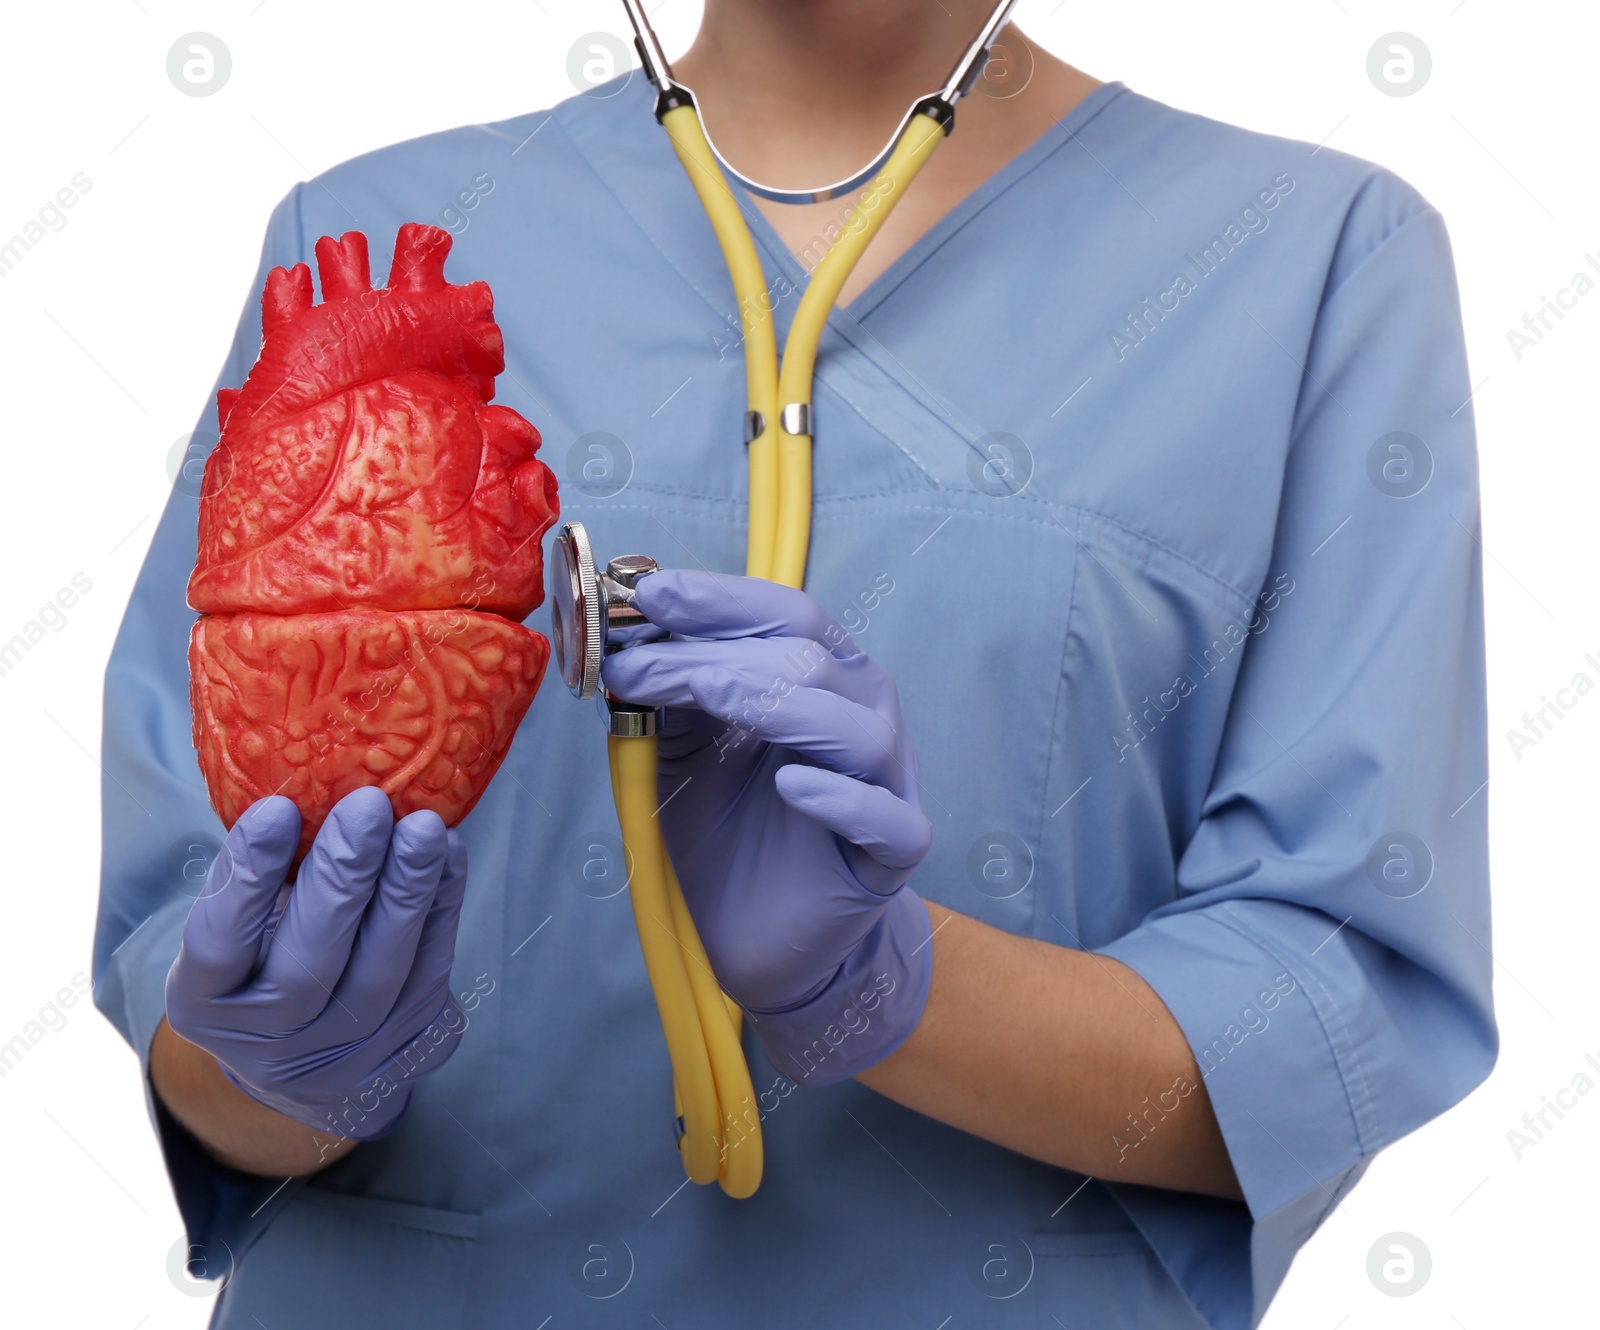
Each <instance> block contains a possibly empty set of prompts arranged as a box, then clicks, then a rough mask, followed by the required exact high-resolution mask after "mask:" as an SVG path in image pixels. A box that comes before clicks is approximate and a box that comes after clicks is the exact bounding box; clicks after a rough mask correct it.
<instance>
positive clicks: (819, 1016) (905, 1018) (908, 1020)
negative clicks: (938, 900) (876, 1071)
mask: <svg viewBox="0 0 1600 1330" xmlns="http://www.w3.org/2000/svg"><path fill="white" fill-rule="evenodd" d="M932 936H933V925H932V923H931V921H930V920H929V918H928V907H927V906H925V905H924V904H923V903H922V897H920V896H918V895H917V893H916V892H914V891H912V890H911V888H910V887H901V888H900V889H899V890H898V891H896V892H895V893H894V895H893V896H891V897H890V898H889V903H888V906H887V907H886V908H885V909H884V912H883V914H882V915H881V916H879V918H878V922H877V923H876V924H874V925H873V927H872V931H871V932H870V933H868V934H867V935H866V937H864V938H863V939H862V940H861V943H860V945H859V946H857V947H856V949H855V950H854V951H853V952H851V953H850V955H849V956H848V957H847V958H846V959H845V962H844V964H843V965H841V966H840V967H839V971H838V973H837V974H835V975H834V977H833V978H832V979H831V980H829V981H828V984H827V986H826V987H825V988H824V989H823V990H822V991H821V992H820V993H818V994H817V996H816V997H814V998H811V999H809V1000H808V1001H807V1002H805V1003H804V1004H802V1005H801V1006H799V1007H795V1008H792V1009H791V1010H789V1011H781V1012H765V1013H763V1012H760V1011H751V1012H749V1013H748V1014H749V1016H750V1025H751V1029H752V1031H753V1032H754V1034H755V1036H756V1039H757V1041H758V1042H759V1043H760V1044H761V1047H762V1050H763V1051H764V1052H765V1053H766V1055H767V1058H768V1059H769V1060H770V1061H771V1063H772V1065H773V1066H774V1067H775V1068H776V1069H777V1070H778V1071H780V1072H782V1073H783V1074H784V1075H785V1076H787V1077H789V1078H790V1079H791V1080H793V1081H796V1082H797V1083H799V1084H800V1085H833V1084H835V1083H837V1082H839V1081H844V1080H849V1079H850V1078H851V1077H852V1076H856V1075H859V1074H860V1073H861V1072H863V1071H865V1070H867V1068H868V1067H871V1066H874V1065H876V1064H877V1063H879V1062H882V1061H883V1059H884V1058H886V1057H888V1056H889V1055H890V1054H891V1053H893V1052H894V1051H895V1049H897V1048H899V1047H900V1045H901V1044H903V1043H904V1042H905V1041H906V1039H907V1038H909V1037H910V1034H911V1032H912V1031H913V1030H914V1029H916V1027H917V1022H918V1021H920V1020H921V1019H922V1011H923V1008H924V1007H926V1006H927V1005H928V987H929V985H930V983H931V982H932V979H933V947H932V946H931V945H930V944H929V939H930V938H931V937H932Z"/></svg>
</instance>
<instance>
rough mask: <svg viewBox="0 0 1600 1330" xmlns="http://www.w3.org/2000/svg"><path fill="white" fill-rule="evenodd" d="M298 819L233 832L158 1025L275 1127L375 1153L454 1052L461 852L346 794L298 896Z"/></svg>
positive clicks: (257, 815)
mask: <svg viewBox="0 0 1600 1330" xmlns="http://www.w3.org/2000/svg"><path fill="white" fill-rule="evenodd" d="M299 839H300V813H299V810H298V809H296V808H295V806H294V804H293V803H291V802H290V801H289V800H288V799H285V798H282V797H281V796H276V795H275V796H273V797H271V798H267V799H262V800H260V801H258V802H256V803H254V804H252V805H251V806H250V807H249V808H247V809H246V810H245V812H244V815H243V816H242V817H241V818H240V819H239V820H238V821H237V822H236V823H235V824H234V826H233V830H232V831H230V832H229V833H228V837H227V840H226V841H224V843H223V846H222V849H221V850H220V851H219V852H218V854H217V857H216V859H215V860H214V861H213V862H212V865H211V871H210V872H209V873H208V874H207V876H206V887H205V891H204V892H202V893H201V896H200V898H199V899H198V900H197V901H195V903H194V906H193V908H192V909H191V910H190V911H189V918H188V921H187V922H186V923H185V924H184V929H183V944H182V946H181V947H180V949H179V951H178V959H177V960H176V961H174V962H173V964H172V969H171V970H170V971H169V972H168V974H167V1022H168V1024H170V1025H171V1026H172V1028H173V1029H174V1030H175V1031H176V1032H177V1033H178V1034H180V1035H182V1036H183V1037H184V1038H185V1039H187V1040H188V1041H189V1042H190V1043H192V1044H198V1045H199V1046H200V1047H201V1048H203V1049H205V1050H206V1051H207V1052H208V1053H210V1054H211V1055H212V1056H213V1057H215V1058H216V1059H217V1061H218V1063H220V1064H221V1066H222V1070H223V1072H224V1073H225V1074H226V1075H227V1077H228V1079H229V1080H230V1081H232V1082H233V1083H234V1084H235V1085H236V1086H238V1087H239V1089H241V1090H243V1091H244V1092H245V1093H246V1094H248V1095H249V1096H250V1097H251V1098H252V1099H255V1100H258V1101H259V1102H261V1103H263V1104H265V1105H266V1106H267V1107H268V1108H272V1109H276V1110H277V1111H278V1112H279V1113H282V1114H283V1115H284V1116H285V1117H289V1118H293V1119H294V1120H295V1121H296V1122H300V1123H303V1124H305V1125H306V1126H308V1127H315V1128H317V1129H318V1130H319V1131H326V1132H330V1133H332V1134H333V1135H336V1136H345V1137H350V1138H352V1139H355V1140H361V1141H369V1140H374V1139H376V1138H377V1137H379V1136H383V1135H386V1134H387V1133H388V1132H390V1131H392V1130H393V1129H394V1127H395V1126H396V1125H397V1124H398V1123H399V1121H400V1118H401V1116H402V1115H403V1114H404V1113H405V1110H406V1105H407V1104H408V1103H409V1102H410V1098H411V1090H412V1088H413V1087H414V1086H415V1085H416V1083H417V1081H418V1080H420V1079H421V1078H422V1077H424V1076H427V1075H430V1074H432V1073H433V1072H435V1071H437V1070H438V1069H439V1068H440V1067H442V1066H443V1065H444V1064H445V1062H446V1061H447V1060H448V1059H449V1057H450V1055H451V1054H452V1053H454V1052H455V1050H456V1046H457V1043H458V1042H459V1038H460V1034H461V1031H462V1029H464V1028H465V1026H466V1023H467V1022H466V1017H465V1016H464V1015H463V1014H462V1012H461V1009H460V1008H459V1007H458V1006H457V1005H456V1004H455V1002H454V1001H453V1000H452V998H451V996H450V966H451V963H452V961H453V960H454V958H455V943H456V925H457V922H458V920H459V919H460V916H461V898H462V893H463V891H464V890H465V888H466V882H467V852H466V847H465V846H464V845H463V844H462V842H461V838H460V836H459V835H458V834H457V833H456V832H454V831H446V829H445V825H444V823H443V822H442V821H441V820H440V818H439V816H438V814H436V813H428V812H421V813H412V814H411V815H410V816H409V817H405V818H402V819H401V820H400V822H399V823H398V824H397V823H396V822H395V820H394V812H393V810H392V809H391V808H390V806H389V799H388V796H387V795H385V794H384V793H383V791H381V790H379V789H376V788H370V787H369V788H367V789H361V790H356V791H354V792H353V793H351V794H348V795H346V796H345V797H344V798H343V799H341V800H340V801H339V802H338V803H337V804H335V805H334V808H333V811H332V812H331V813H330V814H329V815H328V820H327V821H326V822H325V823H323V826H322V829H321V830H320V831H319V832H318V833H317V838H316V841H315V842H314V843H313V845H312V847H311V853H310V854H309V855H307V856H306V860H305V862H304V863H303V864H302V865H301V867H300V871H299V874H298V876H297V878H296V880H295V882H294V884H293V886H292V887H289V886H286V885H285V882H284V878H285V876H286V875H287V874H288V872H289V866H290V863H291V862H292V860H293V858H294V852H295V847H296V846H297V845H298V843H299Z"/></svg>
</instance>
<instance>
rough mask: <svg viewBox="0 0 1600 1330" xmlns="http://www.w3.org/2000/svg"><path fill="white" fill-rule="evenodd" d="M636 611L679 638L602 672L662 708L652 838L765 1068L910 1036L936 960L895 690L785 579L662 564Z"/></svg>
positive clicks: (814, 1063)
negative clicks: (667, 859) (918, 880)
mask: <svg viewBox="0 0 1600 1330" xmlns="http://www.w3.org/2000/svg"><path fill="white" fill-rule="evenodd" d="M633 605H634V608H635V609H636V610H637V611H639V612H640V613H641V614H642V615H643V616H644V617H645V618H646V619H648V620H649V621H650V623H652V624H654V625H655V626H656V627H657V628H661V629H666V630H667V631H669V632H671V633H673V634H675V635H678V636H677V637H675V639H674V640H670V641H657V642H648V641H647V642H641V643H638V644H636V645H632V646H628V647H626V648H625V649H623V650H620V651H617V652H615V653H613V654H612V655H610V656H609V657H608V658H607V659H606V661H605V665H604V669H603V679H604V682H605V685H606V688H607V690H608V691H609V692H610V694H611V695H612V696H613V697H614V698H617V699H620V700H623V701H627V702H631V703H635V704H641V705H648V706H653V707H662V708H665V711H664V714H663V716H662V720H661V728H660V732H659V782H658V793H659V797H660V800H661V807H660V814H659V817H660V822H661V831H662V836H663V838H664V840H665V842H666V845H667V849H668V852H669V853H670V855H671V858H672V863H673V866H674V868H675V869H676V871H677V875H678V880H679V882H680V884H681V885H682V888H683V895H684V898H685V900H686V902H687V904H688V906H689V910H690V913H691V914H692V915H693V917H694V922H695V925H696V927H697V928H698V930H699V933H700V937H701V939H702V941H703V942H704V944H705V950H706V955H707V957H708V958H709V960H710V962H711V966H712V968H713V969H714V970H715V972H716V975H717V978H718V979H719V980H720V981H721V984H722V986H723V988H724V989H725V990H726V991H727V992H728V994H729V995H730V996H731V997H732V998H733V999H734V1000H735V1001H736V1002H738V1004H739V1005H740V1007H742V1008H743V1009H744V1011H745V1012H746V1013H747V1014H748V1015H749V1016H750V1018H751V1027H752V1030H753V1032H754V1034H755V1036H756V1038H757V1039H758V1040H759V1041H760V1043H761V1045H762V1048H763V1050H764V1051H765V1052H766V1054H767V1056H768V1057H769V1058H770V1059H771V1061H772V1063H773V1065H774V1066H775V1067H777V1069H778V1070H779V1071H781V1072H783V1073H784V1074H785V1075H787V1076H789V1077H792V1078H793V1079H795V1080H797V1081H800V1082H801V1083H802V1084H809V1085H818V1084H828V1083H831V1082H834V1081H839V1080H843V1079H846V1078H847V1077H850V1076H853V1075H855V1074H856V1073H857V1072H858V1071H861V1070H864V1069H865V1068H867V1067H869V1066H871V1065H872V1064H873V1063H875V1062H877V1061H879V1060H881V1059H882V1058H884V1057H886V1056H887V1055H888V1054H889V1053H890V1052H892V1051H893V1050H894V1048H895V1047H897V1046H898V1045H899V1044H900V1043H901V1042H902V1041H903V1040H904V1039H905V1038H906V1036H907V1035H909V1034H910V1032H911V1031H912V1029H913V1028H914V1027H915V1026H916V1023H917V1020H918V1019H919V1017H920V1016H921V1014H922V1009H923V1006H924V1005H925V1003H926V1000H927V994H928V984H929V980H930V977H931V974H932V966H933V948H932V946H931V945H928V942H929V933H930V927H931V925H930V923H929V920H928V912H927V909H926V908H925V907H924V905H923V904H922V901H921V899H920V898H919V897H918V896H917V895H916V893H915V892H914V891H912V890H911V888H910V887H908V886H906V885H905V884H906V881H907V879H908V878H910V876H911V875H912V872H913V871H914V870H915V869H916V867H917V865H918V864H919V863H920V862H921V861H922V858H923V856H924V855H925V854H926V853H927V850H928V844H929V840H930V837H931V834H932V829H931V827H930V826H929V823H928V819H927V818H926V817H925V816H924V815H923V812H922V809H921V808H920V807H919V806H918V802H917V755H916V749H915V748H914V747H913V746H912V743H911V739H910V736H909V735H908V734H907V733H906V730H905V724H904V722H903V720H902V718H901V715H900V703H899V696H898V693H897V691H896V689H895V685H894V680H893V679H891V678H890V677H889V675H888V674H887V673H886V672H885V671H884V669H883V668H882V667H881V666H880V665H878V664H877V663H876V662H875V661H873V659H872V658H871V657H870V656H868V655H867V654H866V653H865V652H863V651H862V650H861V649H860V648H859V647H858V646H857V645H856V644H855V642H854V641H853V640H852V639H851V637H850V635H849V634H848V633H847V632H846V631H845V630H844V629H843V628H842V627H841V626H840V625H839V624H838V623H837V622H836V621H835V620H834V618H833V617H832V616H831V615H830V614H828V612H827V611H826V610H824V609H823V607H822V606H821V605H820V604H819V603H818V602H817V601H816V600H815V599H814V598H812V597H811V596H809V595H807V594H806V593H805V592H803V591H799V590H796V589H794V588H792V587H786V586H780V585H778V584H776V583H773V582H768V581H765V580H763V579H760V578H753V577H733V576H728V575H723V574H716V573H702V572H687V571H679V570H664V571H660V572H656V573H652V574H650V575H648V576H645V577H641V578H639V580H638V582H637V584H636V590H635V594H634V599H633ZM684 639H690V640H684Z"/></svg>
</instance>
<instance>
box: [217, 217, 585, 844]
mask: <svg viewBox="0 0 1600 1330" xmlns="http://www.w3.org/2000/svg"><path fill="white" fill-rule="evenodd" d="M449 250H450V237H449V235H448V234H447V233H446V232H444V231H441V230H440V229H439V228H438V227H434V226H421V225H418V224H416V223H408V224H407V225H405V226H402V227H401V228H400V234H399V236H398V238H397V239H396V241H395V253H394V263H393V267H392V269H391V271H390V276H389V285H388V287H387V288H379V289H374V288H373V286H372V284H371V280H370V277H369V273H368V267H367V240H366V237H365V236H364V235H362V234H361V233H360V232H358V231H351V232H348V233H347V234H346V235H344V236H342V237H341V238H340V239H338V240H337V241H336V240H334V239H333V238H332V237H331V236H324V237H323V238H322V239H321V240H319V241H318V242H317V248H316V254H317V269H318V275H319V277H320V279H321V283H322V304H320V305H314V304H313V303H312V296H311V271H310V269H309V268H307V267H306V265H305V264H303V263H302V264H297V265H296V266H295V267H293V268H274V269H273V270H272V272H271V273H270V274H269V275H268V277H267V286H266V291H265V293H264V295H263V296H262V301H261V310H262V334H263V338H262V347H261V355H260V357H259V358H258V359H257V361H256V363H255V366H254V368H252V369H251V371H250V374H249V377H248V378H247V379H246V380H245V384H244V387H243V388H242V389H224V390H223V391H222V392H221V393H220V394H218V398H217V414H218V417H219V419H220V421H221V426H222V437H221V441H220V442H219V443H218V445H217V447H216V450H215V451H214V452H213V453H212V455H211V457H210V459H209V460H208V461H207V463H206V472H205V482H204V485H203V487H202V490H201V495H200V536H199V559H198V561H197V563H196V565H195V570H194V575H193V577H191V578H190V580H189V603H190V605H192V606H193V607H194V608H195V609H197V610H199V611H201V618H200V620H199V622H198V623H196V624H195V628H194V633H193V635H192V637H191V638H190V643H189V691H190V702H191V705H192V707H193V710H194V742H195V748H196V749H197V750H198V752H199V754H200V769H201V772H202V773H203V774H204V776H205V780H206V787H207V789H208V790H209V791H210V794H211V802H212V805H213V806H214V807H215V808H216V810H217V812H218V814H219V815H220V816H221V818H222V820H223V822H224V823H225V824H226V825H228V826H230V827H231V826H232V825H233V823H234V821H235V820H236V819H237V818H238V817H239V815H240V814H241V813H242V812H243V811H244V810H245V809H246V808H247V807H248V806H249V805H250V804H251V803H253V802H254V801H255V800H257V799H259V798H261V797H263V796H264V795H268V794H284V795H287V796H288V797H289V798H291V799H293V800H294V801H295V803H296V804H297V805H298V806H299V808H300V814H301V817H302V819H303V830H302V836H301V845H300V850H301V853H302V854H303V853H304V852H305V851H306V850H307V849H309V848H310V845H311V841H312V838H313V837H314V836H315V835H316V832H317V828H318V827H320V826H321V825H322V821H323V818H325V817H326V816H327V813H328V810H329V809H330V808H332V807H333V805H334V804H335V803H336V802H337V801H338V800H339V799H341V798H342V797H343V796H344V795H346V794H348V793H349V792H350V791H351V790H353V789H356V788H357V787H359V786H362V785H372V784H377V785H381V786H382V788H383V789H384V790H385V792H386V793H388V795H389V797H390V799H391V801H392V802H393V804H394V809H395V814H396V816H404V815H405V814H406V813H410V812H415V811H416V810H417V809H419V808H431V809H433V810H434V811H435V812H437V813H438V814H439V815H440V816H441V817H443V818H444V820H445V821H446V822H447V823H449V824H450V825H452V826H453V825H455V823H457V822H459V821H460V820H461V819H462V818H463V817H465V816H466V815H467V813H468V812H469V811H471V809H472V806H473V804H475V803H476V802H477V801H478V797H479V795H481V794H482V793H483V790H484V787H485V786H486V785H487V784H488V783H489V779H490V777H492V776H493V775H494V773H495V770H496V769H497V768H498V767H499V765H500V761H501V759H502V758H503V757H504V755H505V751H506V748H507V747H508V746H509V744H510V743H511V737H512V735H513V733H514V732H515V731H516V728H517V724H518V723H519V722H520V721H521V719H522V717H523V714H524V713H525V712H526V711H527V709H528V704H529V703H530V702H532V700H533V695H534V693H535V691H537V689H538V687H539V681H540V679H541V678H542V677H543V674H544V668H545V662H546V661H547V659H548V658H549V654H550V647H549V643H548V642H546V641H545V639H544V638H543V637H541V636H540V635H539V634H538V633H535V632H532V631H531V630H529V629H527V628H524V627H522V626H521V624H520V622H518V621H519V620H521V619H522V618H524V617H525V616H526V615H527V614H528V613H529V612H531V611H532V610H533V608H534V607H535V606H536V605H538V604H539V602H540V600H541V599H542V598H543V562H542V559H541V556H540V548H539V541H540V537H541V536H543V535H544V533H545V532H546V531H547V530H548V529H549V528H550V525H551V523H553V522H554V521H555V519H556V514H557V512H558V511H559V505H558V502H557V498H556V485H555V478H554V477H553V476H552V475H551V474H550V471H549V469H548V468H547V467H546V466H545V465H544V464H543V463H542V462H540V461H538V460H537V459H536V458H535V457H534V453H535V452H536V451H537V450H538V447H539V432H538V431H537V430H536V429H534V427H533V426H532V425H531V424H530V423H529V422H528V421H526V420H524V419H523V418H522V417H521V416H520V415H518V414H517V413H516V412H515V411H512V410H510V409H509V408H507V407H503V406H491V405H489V399H490V398H491V397H492V396H493V395H494V380H495V376H496V375H497V374H498V373H500V371H501V370H502V369H504V368H505V356H504V349H503V344H502V342H501V337H500V329H499V328H498V327H497V326H496V324H495V322H494V314H493V297H492V296H491V295H490V292H489V288H488V286H487V285H486V284H485V283H483V282H472V283H470V284H468V285H466V286H451V285H450V284H449V283H447V282H446V281H445V279H444V260H445V255H446V254H447V253H449Z"/></svg>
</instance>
